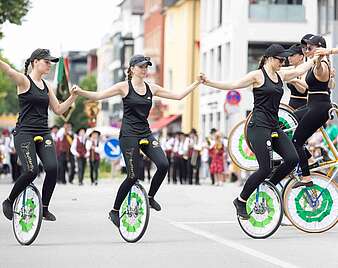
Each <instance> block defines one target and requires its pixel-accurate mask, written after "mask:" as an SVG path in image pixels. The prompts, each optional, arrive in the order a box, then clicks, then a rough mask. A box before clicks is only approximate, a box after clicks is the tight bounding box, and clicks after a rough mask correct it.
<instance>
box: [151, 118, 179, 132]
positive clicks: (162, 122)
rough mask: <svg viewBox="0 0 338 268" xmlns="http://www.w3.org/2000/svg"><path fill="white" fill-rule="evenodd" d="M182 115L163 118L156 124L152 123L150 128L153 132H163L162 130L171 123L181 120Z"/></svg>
mask: <svg viewBox="0 0 338 268" xmlns="http://www.w3.org/2000/svg"><path fill="white" fill-rule="evenodd" d="M180 116H181V115H180V114H175V115H169V116H166V117H163V118H161V119H159V120H157V121H156V122H154V123H152V124H151V125H150V128H151V130H152V131H153V132H157V131H159V130H161V129H162V128H164V127H166V126H167V125H169V124H170V123H172V122H174V121H175V120H176V119H177V118H179V117H180Z"/></svg>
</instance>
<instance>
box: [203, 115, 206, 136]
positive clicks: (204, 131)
mask: <svg viewBox="0 0 338 268" xmlns="http://www.w3.org/2000/svg"><path fill="white" fill-rule="evenodd" d="M205 119H206V115H205V114H203V115H202V136H203V137H205V134H206V128H205Z"/></svg>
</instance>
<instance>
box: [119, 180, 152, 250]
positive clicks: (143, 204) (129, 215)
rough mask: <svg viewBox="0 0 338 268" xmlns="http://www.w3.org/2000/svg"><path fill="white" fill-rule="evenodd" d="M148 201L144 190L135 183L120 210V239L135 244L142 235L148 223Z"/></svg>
mask: <svg viewBox="0 0 338 268" xmlns="http://www.w3.org/2000/svg"><path fill="white" fill-rule="evenodd" d="M149 214H150V210H149V200H148V195H147V192H146V190H145V189H144V188H143V186H142V185H141V184H139V183H135V184H134V185H133V187H132V188H131V190H130V192H129V193H128V195H127V197H126V198H125V200H124V201H123V203H122V206H121V208H120V228H119V232H120V234H121V236H122V238H123V239H124V240H125V241H127V242H129V243H135V242H137V241H139V240H140V239H141V238H142V236H143V235H144V233H145V231H146V229H147V226H148V222H149Z"/></svg>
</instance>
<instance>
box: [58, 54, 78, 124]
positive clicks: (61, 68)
mask: <svg viewBox="0 0 338 268" xmlns="http://www.w3.org/2000/svg"><path fill="white" fill-rule="evenodd" d="M68 66H69V65H68V59H67V58H63V57H60V59H59V63H58V69H57V89H56V97H57V99H58V100H59V101H61V102H64V101H65V100H66V99H68V97H69V96H70V92H69V84H68V80H69V67H68ZM74 108H75V106H74V105H72V106H71V107H70V108H69V109H68V110H67V111H66V112H64V113H63V114H62V115H61V118H62V119H63V120H64V121H66V122H67V121H68V120H69V117H70V116H71V114H72V112H73V110H74Z"/></svg>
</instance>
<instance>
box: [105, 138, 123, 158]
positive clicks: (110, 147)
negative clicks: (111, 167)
mask: <svg viewBox="0 0 338 268" xmlns="http://www.w3.org/2000/svg"><path fill="white" fill-rule="evenodd" d="M104 153H105V154H106V156H107V157H109V158H110V159H112V160H115V159H118V158H119V157H120V156H121V148H120V143H119V140H118V139H110V140H107V141H106V143H105V144H104Z"/></svg>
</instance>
